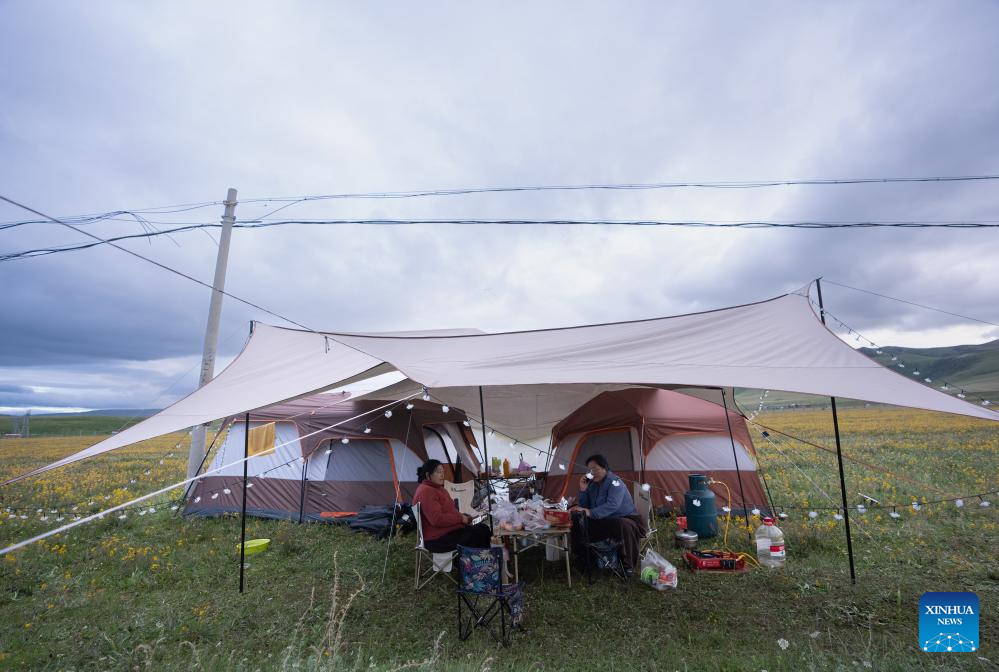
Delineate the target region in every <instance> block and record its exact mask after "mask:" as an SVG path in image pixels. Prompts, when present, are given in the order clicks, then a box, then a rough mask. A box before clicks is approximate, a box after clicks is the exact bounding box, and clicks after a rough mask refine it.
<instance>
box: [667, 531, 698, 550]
mask: <svg viewBox="0 0 999 672" xmlns="http://www.w3.org/2000/svg"><path fill="white" fill-rule="evenodd" d="M673 541H674V542H675V543H676V547H677V548H693V547H694V546H697V532H694V531H693V530H677V531H676V532H674V533H673Z"/></svg>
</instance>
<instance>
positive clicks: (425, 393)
mask: <svg viewBox="0 0 999 672" xmlns="http://www.w3.org/2000/svg"><path fill="white" fill-rule="evenodd" d="M423 401H430V391H429V390H427V388H425V387H424V388H423Z"/></svg>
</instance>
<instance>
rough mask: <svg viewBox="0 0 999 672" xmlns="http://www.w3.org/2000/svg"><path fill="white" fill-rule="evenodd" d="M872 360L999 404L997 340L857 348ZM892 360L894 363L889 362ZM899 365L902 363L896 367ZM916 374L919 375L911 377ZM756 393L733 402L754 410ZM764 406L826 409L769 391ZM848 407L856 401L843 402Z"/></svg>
mask: <svg viewBox="0 0 999 672" xmlns="http://www.w3.org/2000/svg"><path fill="white" fill-rule="evenodd" d="M860 352H862V353H864V354H865V355H867V356H868V357H870V358H871V359H873V360H874V361H876V362H878V363H879V364H882V365H884V366H888V367H892V368H894V369H895V370H896V371H898V372H899V373H906V374H908V375H911V376H912V377H913V378H914V379H916V378H918V380H920V381H924V382H925V379H926V378H929V379H930V380H931V381H932V382H931V383H925V384H927V385H930V384H932V385H933V386H934V387H937V388H939V387H940V386H941V385H943V384H944V383H945V382H946V383H947V384H948V385H949V386H950V387H951V388H952V389H963V390H965V391H967V392H970V393H973V394H975V395H978V396H981V397H985V398H987V399H991V400H994V401H996V402H997V403H999V340H995V341H990V342H988V343H982V344H979V345H955V346H951V347H947V348H897V347H892V346H886V347H884V348H881V354H880V355H879V354H877V350H875V349H874V348H861V349H860ZM892 357H895V358H896V359H895V360H892ZM899 364H904V367H900V366H899ZM916 371H918V372H919V376H918V377H917V376H915V375H913V374H914V373H915V372H916ZM760 394H761V391H760V390H739V391H738V393H737V394H736V400H737V401H738V403H739V406H740V407H741V408H742V409H743V410H744V411H747V412H748V411H751V410H753V409H754V408H756V407H757V405H758V404H759V400H760ZM766 403H767V405H768V406H772V407H773V406H805V407H816V406H827V405H828V404H829V402H828V400H827V399H825V398H823V397H814V396H811V395H807V394H790V393H784V392H770V393H769V394H768V395H767V399H766ZM843 403H844V404H846V405H851V404H856V403H860V402H851V401H849V400H844V401H843Z"/></svg>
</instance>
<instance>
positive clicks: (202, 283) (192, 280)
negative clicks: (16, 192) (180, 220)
mask: <svg viewBox="0 0 999 672" xmlns="http://www.w3.org/2000/svg"><path fill="white" fill-rule="evenodd" d="M0 200H3V201H6V202H7V203H10V204H11V205H13V206H16V207H18V208H21V209H23V210H27V211H28V212H31V213H34V214H36V215H38V216H39V217H45V218H46V219H48V220H51V221H53V222H55V223H56V224H62V225H63V226H65V227H67V228H69V229H72V230H73V231H76V232H77V233H82V234H83V235H85V236H88V237H90V238H93V239H95V240H97V241H99V242H100V243H102V244H106V245H110V246H111V247H113V248H115V249H118V250H121V251H122V252H124V253H126V254H130V255H132V256H133V257H136V258H138V259H141V260H143V261H145V262H148V263H150V264H152V265H154V266H158V267H159V268H162V269H163V270H165V271H170V272H171V273H173V274H175V275H179V276H180V277H182V278H186V279H188V280H190V281H191V282H195V283H197V284H199V285H201V286H202V287H207V288H208V289H210V290H212V291H218V292H221V293H222V294H223V295H224V296H228V297H229V298H230V299H233V300H234V301H239V302H240V303H243V304H246V305H247V306H250V307H251V308H255V309H257V310H260V311H263V312H265V313H267V314H268V315H271V316H273V317H276V318H278V319H279V320H284V321H285V322H288V323H290V324H294V325H295V326H296V327H300V328H302V329H305V330H306V331H311V332H313V333H315V330H314V329H310V328H309V327H306V326H305V325H304V324H300V323H299V322H296V321H295V320H293V319H291V318H290V317H285V316H283V315H279V314H278V313H275V312H273V311H271V310H267V309H266V308H264V307H263V306H259V305H257V304H255V303H253V302H252V301H247V300H246V299H243V298H240V297H238V296H236V295H234V294H230V293H229V292H226V291H224V290H221V289H219V290H216V289H215V287H213V286H212V285H210V284H208V283H207V282H202V281H201V280H198V279H197V278H195V277H193V276H191V275H188V274H187V273H183V272H181V271H178V270H177V269H175V268H171V267H170V266H167V265H166V264H161V263H160V262H158V261H155V260H153V259H150V258H149V257H144V256H142V255H141V254H139V253H137V252H133V251H131V250H129V249H126V248H124V247H122V246H121V245H116V244H115V243H114V242H112V241H108V240H104V239H103V238H100V237H99V236H95V235H94V234H92V233H89V232H87V231H84V230H82V229H80V228H79V227H76V226H73V225H72V224H67V223H66V222H62V221H59V220H58V219H56V218H55V217H51V216H49V215H46V214H45V213H44V212H39V211H38V210H35V209H34V208H29V207H28V206H26V205H23V204H21V203H18V202H17V201H12V200H11V199H9V198H7V197H6V196H3V195H0ZM169 233H171V231H160V232H157V233H156V235H166V234H169ZM145 235H147V236H149V237H151V236H152V235H154V234H145Z"/></svg>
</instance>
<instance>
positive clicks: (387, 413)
mask: <svg viewBox="0 0 999 672" xmlns="http://www.w3.org/2000/svg"><path fill="white" fill-rule="evenodd" d="M385 417H386V418H391V417H392V409H391V408H390V409H389V410H387V411H385Z"/></svg>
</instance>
